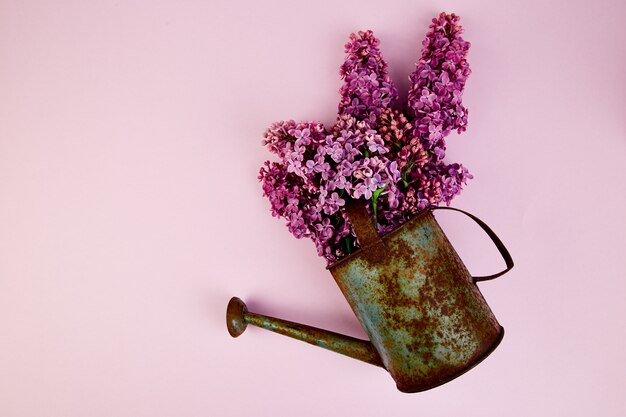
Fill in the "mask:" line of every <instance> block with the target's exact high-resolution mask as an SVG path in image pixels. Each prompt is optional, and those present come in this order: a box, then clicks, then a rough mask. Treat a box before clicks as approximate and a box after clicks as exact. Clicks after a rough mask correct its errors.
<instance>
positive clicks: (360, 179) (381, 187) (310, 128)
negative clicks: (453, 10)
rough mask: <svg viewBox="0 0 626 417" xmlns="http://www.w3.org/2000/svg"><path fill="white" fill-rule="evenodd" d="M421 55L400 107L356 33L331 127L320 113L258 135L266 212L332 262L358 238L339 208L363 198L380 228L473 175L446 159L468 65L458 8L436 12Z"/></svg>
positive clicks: (364, 35) (445, 197) (368, 38)
mask: <svg viewBox="0 0 626 417" xmlns="http://www.w3.org/2000/svg"><path fill="white" fill-rule="evenodd" d="M430 29H431V30H430V31H429V32H428V34H427V36H426V40H425V41H424V43H423V45H424V48H423V51H422V57H421V59H420V61H419V62H418V63H417V67H416V70H415V72H414V73H413V74H412V75H411V77H410V79H411V81H412V85H411V89H410V91H409V97H408V100H407V103H406V110H403V109H393V108H392V107H391V106H392V105H393V104H394V101H396V99H397V96H398V92H397V89H396V87H395V85H394V84H393V82H392V81H391V80H390V78H389V76H388V74H387V64H386V62H385V61H384V60H383V58H382V55H381V53H380V51H379V49H378V44H379V41H378V39H376V38H375V37H374V36H373V34H372V32H371V31H367V32H359V33H358V35H355V34H352V35H351V36H350V42H349V43H348V44H347V45H346V60H345V63H344V64H343V65H342V66H341V70H340V74H341V76H342V78H343V79H344V84H343V86H342V87H341V90H340V94H341V101H340V103H339V116H338V119H337V122H336V123H335V124H334V125H333V126H332V127H331V128H325V127H324V126H323V125H322V124H321V123H318V122H302V123H297V122H295V121H293V120H290V121H286V122H278V123H274V124H272V125H271V126H270V128H269V129H268V130H267V131H266V132H265V139H264V141H263V143H264V145H266V146H267V147H268V149H269V150H270V151H271V152H272V153H274V154H276V155H277V157H278V158H279V162H269V161H267V162H266V163H265V165H264V166H263V167H262V168H261V170H260V173H259V179H260V181H261V182H262V185H263V193H264V195H265V196H267V197H268V198H269V200H270V203H271V206H272V214H273V215H274V216H277V217H282V218H284V219H286V221H287V227H288V229H289V231H290V232H291V233H292V234H293V235H294V236H295V237H297V238H303V237H306V238H311V239H312V240H313V241H314V242H315V245H316V247H317V250H318V254H319V255H320V256H324V257H325V258H326V259H327V260H328V262H333V261H335V260H337V259H340V258H342V257H343V256H346V255H347V254H349V253H351V252H352V251H354V250H356V249H357V248H358V247H359V246H358V241H357V239H356V236H355V234H354V231H353V230H352V227H351V225H350V221H349V219H348V218H347V216H346V215H345V213H344V210H342V207H344V206H345V204H346V203H347V201H348V200H355V199H361V200H364V201H366V202H367V203H368V205H367V207H368V210H369V211H370V214H371V215H372V217H373V218H374V221H375V224H376V225H377V228H378V232H379V233H380V234H385V233H387V232H389V231H391V230H393V229H394V228H396V227H398V226H399V225H401V224H402V223H404V222H405V221H407V220H408V219H409V218H410V217H411V216H412V215H414V214H415V213H416V212H418V211H420V210H423V209H425V208H427V207H431V206H436V205H438V204H440V203H441V202H442V201H445V202H446V203H448V204H449V203H450V201H451V199H452V198H453V197H454V196H455V195H457V194H458V193H459V192H460V191H461V188H462V186H463V185H464V184H465V183H466V181H467V180H468V179H469V178H472V176H471V175H470V174H469V173H468V171H467V169H466V168H465V167H463V166H462V165H460V164H457V163H452V164H446V163H444V162H443V157H444V155H445V140H444V138H445V136H447V135H448V134H449V133H450V131H452V130H454V129H456V130H457V131H458V132H462V131H464V130H465V126H466V124H467V110H466V109H465V107H463V105H462V102H461V97H462V93H463V88H464V85H465V80H466V78H467V76H468V75H469V73H470V70H469V66H468V64H467V60H466V55H467V51H468V48H469V43H468V42H465V41H464V40H463V39H462V38H461V36H460V34H461V27H460V26H459V25H458V17H457V16H455V15H454V14H451V15H447V14H445V13H442V14H441V15H440V16H439V17H438V18H437V19H433V24H432V25H431V26H430Z"/></svg>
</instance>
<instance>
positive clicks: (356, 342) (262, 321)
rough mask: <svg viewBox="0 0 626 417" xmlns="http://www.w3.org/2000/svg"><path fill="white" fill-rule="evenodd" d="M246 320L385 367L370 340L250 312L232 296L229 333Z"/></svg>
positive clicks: (243, 327)
mask: <svg viewBox="0 0 626 417" xmlns="http://www.w3.org/2000/svg"><path fill="white" fill-rule="evenodd" d="M248 324H251V325H253V326H257V327H262V328H264V329H266V330H270V331H272V332H275V333H280V334H282V335H285V336H289V337H292V338H294V339H298V340H302V341H303V342H307V343H310V344H312V345H315V346H319V347H322V348H324V349H328V350H332V351H333V352H337V353H341V354H342V355H346V356H350V357H351V358H354V359H358V360H361V361H363V362H367V363H370V364H372V365H376V366H381V367H384V366H383V363H382V361H381V358H380V356H379V354H378V352H377V351H376V349H375V348H374V346H373V345H372V343H371V342H369V341H367V340H361V339H357V338H354V337H350V336H345V335H342V334H339V333H335V332H331V331H328V330H323V329H318V328H316V327H312V326H307V325H304V324H300V323H294V322H290V321H287V320H282V319H277V318H274V317H268V316H262V315H260V314H255V313H251V312H249V311H248V308H247V307H246V305H245V303H244V302H243V301H241V300H240V299H239V298H237V297H233V298H231V299H230V301H229V303H228V307H227V308H226V325H227V327H228V332H229V333H230V335H231V336H232V337H238V336H239V335H241V334H242V333H243V332H244V331H245V330H246V327H247V326H248Z"/></svg>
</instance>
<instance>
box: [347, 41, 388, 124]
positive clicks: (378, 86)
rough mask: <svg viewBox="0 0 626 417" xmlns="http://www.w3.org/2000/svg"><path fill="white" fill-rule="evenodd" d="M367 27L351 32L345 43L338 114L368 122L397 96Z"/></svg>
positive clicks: (375, 42)
mask: <svg viewBox="0 0 626 417" xmlns="http://www.w3.org/2000/svg"><path fill="white" fill-rule="evenodd" d="M379 43H380V42H379V40H378V39H377V38H375V37H374V34H373V32H372V31H371V30H368V31H366V32H359V34H358V36H357V35H355V34H354V33H352V34H351V35H350V41H349V42H348V43H347V44H346V46H345V48H346V59H345V62H344V63H343V65H342V66H341V68H340V70H339V74H340V75H341V77H342V78H343V79H344V84H343V86H342V87H341V90H340V94H341V101H340V102H339V114H349V115H353V116H354V117H356V118H357V119H359V120H367V121H368V122H370V123H371V124H372V125H375V124H376V120H377V118H378V116H379V115H380V113H381V112H382V110H383V109H384V108H385V107H389V105H390V104H391V103H392V102H393V101H395V99H396V98H398V89H397V88H396V86H395V84H394V83H393V81H391V79H390V78H389V75H388V74H387V63H386V62H385V61H384V60H383V57H382V55H381V53H380V50H379V49H378V44H379Z"/></svg>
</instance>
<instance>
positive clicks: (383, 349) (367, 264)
mask: <svg viewBox="0 0 626 417" xmlns="http://www.w3.org/2000/svg"><path fill="white" fill-rule="evenodd" d="M435 210H454V211H458V212H461V213H463V214H465V215H467V216H469V217H470V218H471V219H472V220H474V221H475V222H476V223H478V225H479V226H480V227H481V228H482V229H483V230H484V231H485V232H486V233H487V235H489V237H490V238H491V240H492V241H493V242H494V244H495V245H496V247H497V248H498V250H499V251H500V254H501V255H502V257H503V258H504V260H505V262H506V269H505V270H504V271H501V272H499V273H497V274H494V275H489V276H484V277H472V276H471V275H470V273H469V272H468V270H467V268H466V267H465V265H464V264H463V262H462V261H461V259H460V258H459V256H458V254H457V253H456V251H455V250H454V248H453V247H452V245H451V244H450V242H449V240H448V238H447V237H446V235H445V234H444V232H443V230H442V229H441V227H440V226H439V224H438V223H437V221H436V220H435V217H434V216H433V214H432V212H433V211H435ZM346 212H347V215H348V217H349V218H350V222H351V224H352V226H353V228H354V230H355V232H356V235H357V238H358V240H359V243H360V246H361V249H359V250H358V251H356V252H354V253H352V254H351V255H349V256H347V257H345V258H343V259H341V260H339V261H338V262H335V263H334V264H332V265H330V266H328V268H327V269H328V270H330V272H331V274H332V275H333V277H334V278H335V281H336V282H337V285H338V286H339V288H340V289H341V291H342V292H343V295H344V296H345V297H346V299H347V300H348V303H349V304H350V306H351V307H352V310H353V311H354V313H355V314H356V316H357V318H358V319H359V321H360V322H361V324H362V326H363V328H364V329H365V331H366V332H367V334H368V336H369V338H370V340H369V341H367V340H361V339H357V338H353V337H350V336H345V335H342V334H339V333H335V332H331V331H328V330H322V329H318V328H315V327H311V326H307V325H303V324H299V323H293V322H290V321H286V320H282V319H278V318H274V317H268V316H263V315H260V314H255V313H251V312H249V311H248V309H247V308H246V305H245V304H244V303H243V301H241V300H240V299H239V298H236V297H233V298H232V299H231V300H230V302H229V303H228V307H227V311H226V324H227V327H228V331H229V333H230V334H231V336H233V337H237V336H239V335H241V333H243V332H244V330H245V329H246V326H247V325H248V324H251V325H254V326H258V327H262V328H264V329H267V330H271V331H273V332H276V333H280V334H283V335H286V336H289V337H293V338H295V339H299V340H302V341H305V342H308V343H311V344H314V345H317V346H320V347H323V348H326V349H329V350H332V351H335V352H337V353H341V354H344V355H347V356H350V357H352V358H355V359H359V360H362V361H365V362H367V363H370V364H373V365H377V366H381V367H383V368H385V369H386V370H387V371H388V372H389V373H390V374H391V376H392V377H393V379H394V380H395V382H396V385H397V387H398V389H399V390H400V391H403V392H419V391H424V390H428V389H431V388H434V387H436V386H438V385H441V384H444V383H446V382H448V381H450V380H452V379H454V378H456V377H458V376H460V375H461V374H463V373H465V372H467V371H468V370H470V369H471V368H473V367H474V366H476V365H477V364H478V363H480V362H481V361H482V360H483V359H485V358H486V357H487V356H488V355H489V354H490V353H491V352H492V351H493V350H494V349H495V348H496V347H497V346H498V344H499V343H500V341H501V340H502V337H503V335H504V329H503V328H502V326H500V324H499V323H498V321H497V320H496V318H495V316H494V315H493V313H492V311H491V310H490V309H489V306H488V305H487V303H486V302H485V299H484V298H483V296H482V294H481V293H480V291H479V289H478V287H477V286H476V283H477V282H479V281H485V280H489V279H493V278H496V277H499V276H500V275H502V274H504V273H506V272H508V271H509V270H510V269H511V268H512V267H513V259H512V258H511V255H510V254H509V252H508V251H507V249H506V248H505V247H504V245H503V243H502V242H501V241H500V239H499V238H498V237H497V236H496V235H495V233H494V232H493V231H492V230H491V229H490V228H489V226H487V225H486V224H485V223H484V222H482V221H481V220H480V219H478V218H477V217H475V216H473V215H471V214H469V213H467V212H465V211H463V210H459V209H455V208H451V207H434V208H429V209H425V210H422V211H421V212H419V213H418V214H416V215H415V216H414V217H413V218H412V219H411V220H409V221H408V222H406V223H405V224H403V225H402V226H400V227H398V228H397V229H395V230H393V231H391V232H390V233H388V234H386V235H385V236H383V237H382V238H381V237H379V236H378V233H377V232H376V230H375V228H374V225H373V224H372V221H371V219H370V217H369V214H368V212H367V210H366V208H365V205H363V204H362V203H360V202H354V201H353V202H350V203H349V204H348V205H347V207H346Z"/></svg>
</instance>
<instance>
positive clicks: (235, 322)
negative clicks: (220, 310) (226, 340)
mask: <svg viewBox="0 0 626 417" xmlns="http://www.w3.org/2000/svg"><path fill="white" fill-rule="evenodd" d="M247 312H248V308H247V307H246V304H245V303H244V302H243V301H241V300H240V299H239V298H237V297H233V298H231V299H230V301H229V302H228V306H227V307H226V327H227V328H228V333H230V335H231V336H232V337H238V336H240V335H241V334H242V333H243V332H244V331H245V330H246V327H247V326H248V323H247V322H246V318H245V314H246V313H247Z"/></svg>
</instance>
